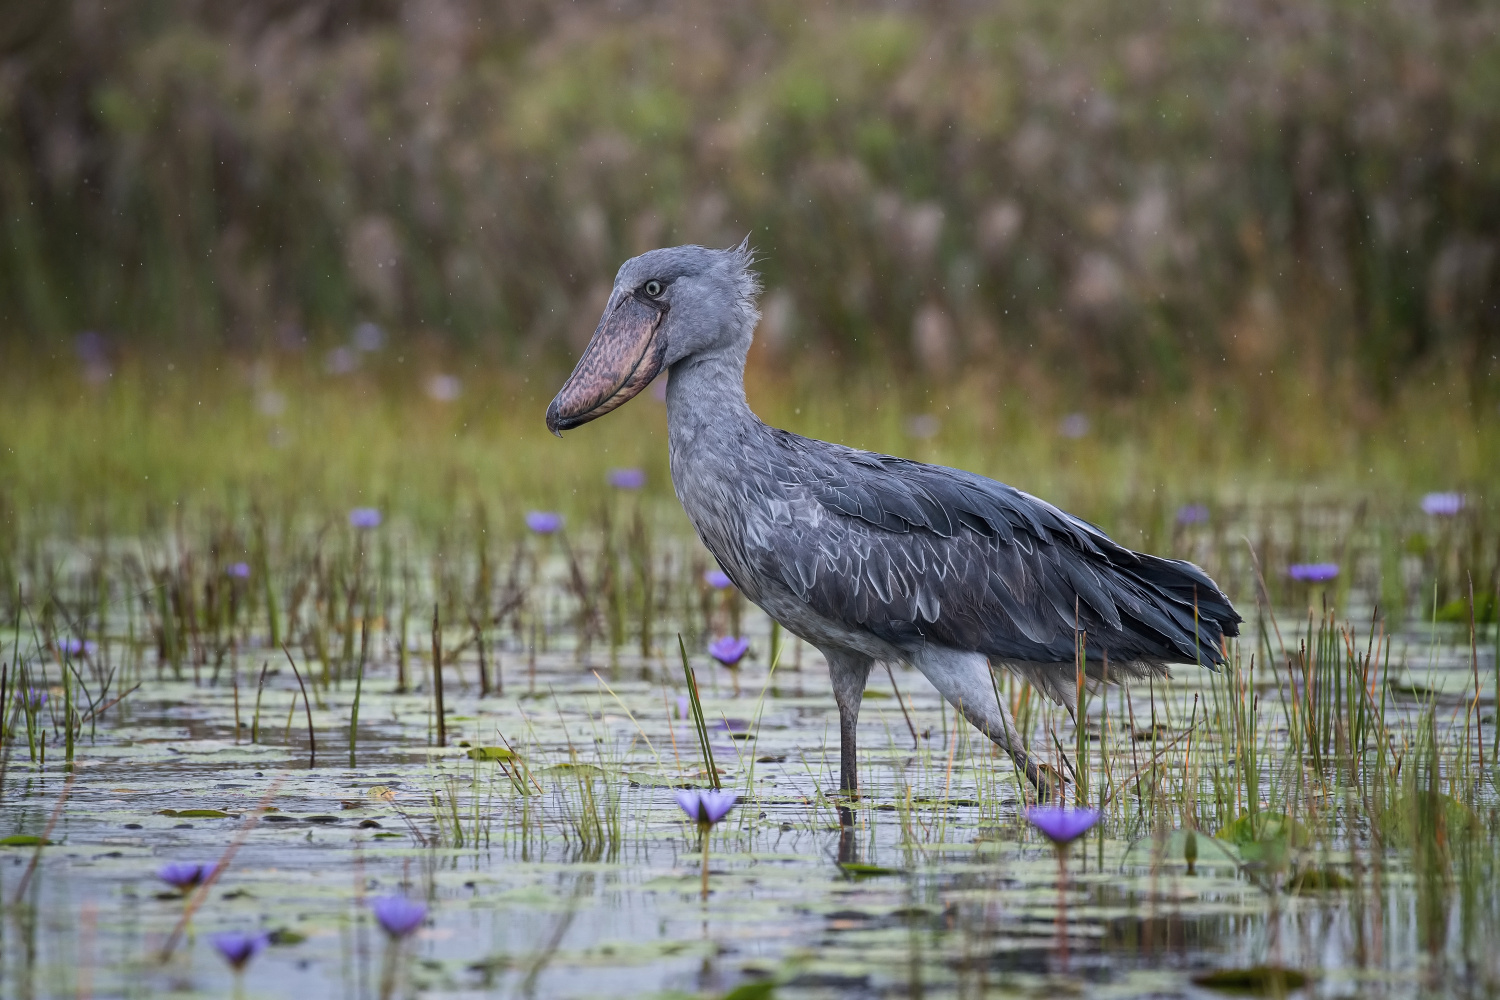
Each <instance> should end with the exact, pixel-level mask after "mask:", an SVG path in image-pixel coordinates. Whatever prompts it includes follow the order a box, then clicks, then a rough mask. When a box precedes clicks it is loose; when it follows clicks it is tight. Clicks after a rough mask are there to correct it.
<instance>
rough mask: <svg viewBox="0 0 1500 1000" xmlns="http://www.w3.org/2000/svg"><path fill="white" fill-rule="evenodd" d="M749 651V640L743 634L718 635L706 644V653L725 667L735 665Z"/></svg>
mask: <svg viewBox="0 0 1500 1000" xmlns="http://www.w3.org/2000/svg"><path fill="white" fill-rule="evenodd" d="M748 652H750V641H749V640H748V639H746V638H745V637H744V636H732V635H725V636H720V637H719V638H717V639H715V640H714V641H713V642H711V643H709V644H708V655H709V656H712V657H713V658H714V659H716V660H718V661H719V662H720V663H722V664H724V666H726V667H733V666H736V665H737V664H738V663H739V662H740V661H741V660H743V659H744V658H745V654H746V653H748Z"/></svg>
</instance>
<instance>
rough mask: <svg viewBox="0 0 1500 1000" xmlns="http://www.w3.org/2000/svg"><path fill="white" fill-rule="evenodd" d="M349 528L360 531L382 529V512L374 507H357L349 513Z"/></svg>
mask: <svg viewBox="0 0 1500 1000" xmlns="http://www.w3.org/2000/svg"><path fill="white" fill-rule="evenodd" d="M349 526H350V527H351V528H356V529H358V530H360V531H369V530H372V529H374V528H378V527H380V511H378V510H376V509H375V508H374V507H355V508H354V509H353V510H351V511H350V512H349Z"/></svg>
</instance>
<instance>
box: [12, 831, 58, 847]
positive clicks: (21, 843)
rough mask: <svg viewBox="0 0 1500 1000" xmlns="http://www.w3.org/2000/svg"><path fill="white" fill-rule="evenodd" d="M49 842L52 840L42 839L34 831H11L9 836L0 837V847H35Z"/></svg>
mask: <svg viewBox="0 0 1500 1000" xmlns="http://www.w3.org/2000/svg"><path fill="white" fill-rule="evenodd" d="M50 843H52V841H50V840H43V839H42V838H41V837H38V836H37V835H36V834H34V833H13V834H11V835H10V836H9V837H0V847H36V846H37V845H39V844H50Z"/></svg>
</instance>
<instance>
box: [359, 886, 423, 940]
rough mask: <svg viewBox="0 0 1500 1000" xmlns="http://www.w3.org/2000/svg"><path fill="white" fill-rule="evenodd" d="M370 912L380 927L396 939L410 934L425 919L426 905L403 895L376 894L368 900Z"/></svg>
mask: <svg viewBox="0 0 1500 1000" xmlns="http://www.w3.org/2000/svg"><path fill="white" fill-rule="evenodd" d="M370 912H371V913H373V914H374V915H375V921H376V923H378V924H380V929H381V930H383V931H385V932H386V934H388V935H390V937H392V938H394V939H398V940H399V939H400V938H404V937H408V936H410V935H411V934H412V932H413V931H415V930H416V929H417V928H418V927H421V926H422V921H424V920H426V919H427V907H425V906H423V905H422V904H421V903H417V902H414V901H412V900H410V899H407V898H406V897H405V896H378V897H376V898H375V899H372V900H370Z"/></svg>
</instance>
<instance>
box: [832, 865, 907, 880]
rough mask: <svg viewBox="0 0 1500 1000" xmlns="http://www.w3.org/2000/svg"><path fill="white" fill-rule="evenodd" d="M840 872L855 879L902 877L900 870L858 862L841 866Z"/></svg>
mask: <svg viewBox="0 0 1500 1000" xmlns="http://www.w3.org/2000/svg"><path fill="white" fill-rule="evenodd" d="M839 871H841V872H843V873H844V874H845V875H847V876H849V877H850V878H853V879H862V878H879V877H880V876H882V875H900V874H901V869H899V868H886V867H884V866H883V865H867V864H862V863H860V862H857V861H850V862H846V863H844V864H841V865H839Z"/></svg>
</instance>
